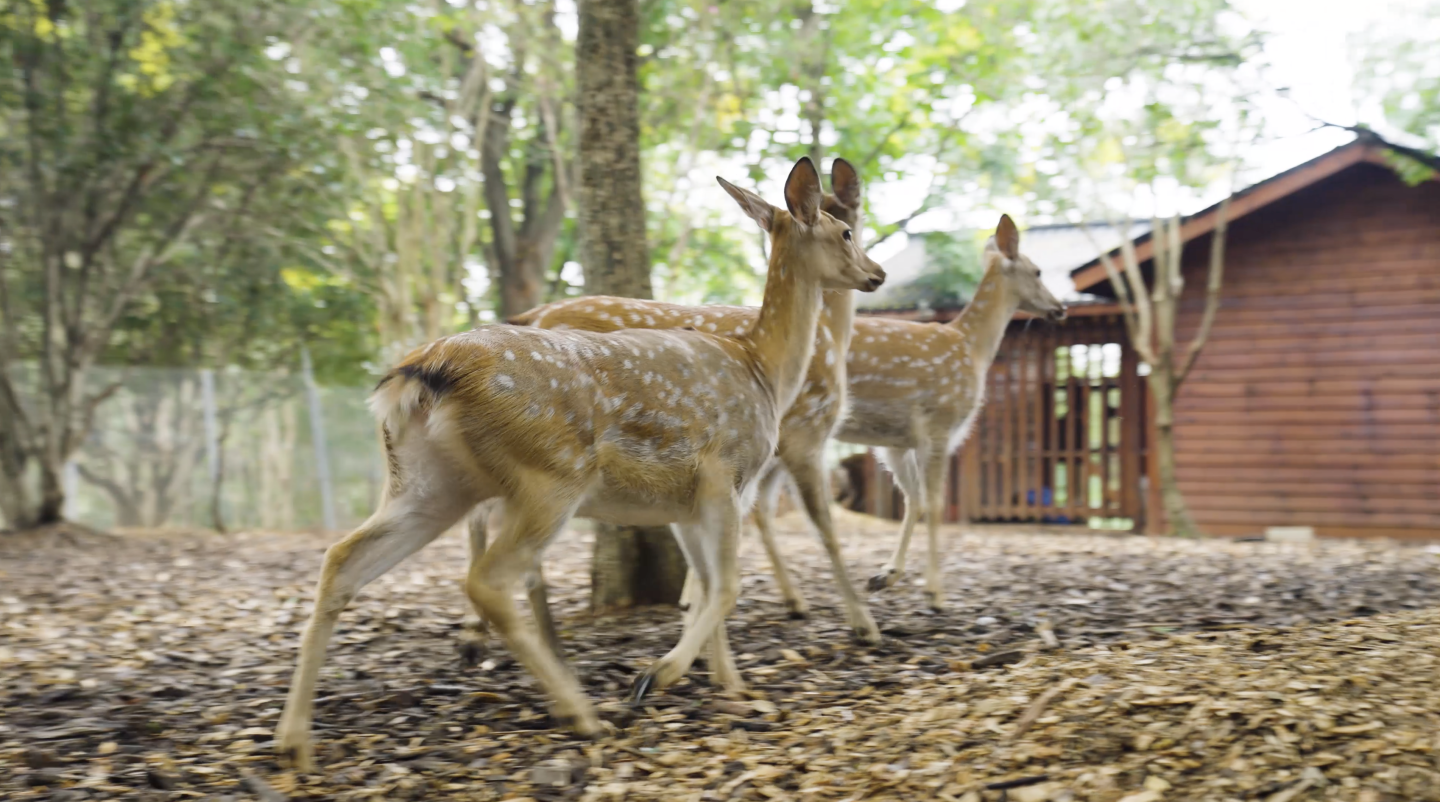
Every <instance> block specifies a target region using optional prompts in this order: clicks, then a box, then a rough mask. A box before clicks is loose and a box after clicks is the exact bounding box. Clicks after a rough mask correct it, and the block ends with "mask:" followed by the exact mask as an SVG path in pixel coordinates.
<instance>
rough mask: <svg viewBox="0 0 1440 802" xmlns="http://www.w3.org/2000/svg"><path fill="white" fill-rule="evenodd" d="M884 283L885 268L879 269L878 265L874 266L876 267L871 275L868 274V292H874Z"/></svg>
mask: <svg viewBox="0 0 1440 802" xmlns="http://www.w3.org/2000/svg"><path fill="white" fill-rule="evenodd" d="M884 283H885V268H883V267H880V266H879V265H876V266H875V269H874V270H873V271H871V273H870V280H869V284H870V290H871V291H874V290H875V289H876V288H877V287H879V286H880V285H881V284H884Z"/></svg>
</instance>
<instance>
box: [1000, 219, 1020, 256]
mask: <svg viewBox="0 0 1440 802" xmlns="http://www.w3.org/2000/svg"><path fill="white" fill-rule="evenodd" d="M995 245H996V247H998V248H999V249H1000V252H1001V253H1003V254H1005V258H1007V259H1016V258H1019V256H1020V229H1018V228H1016V227H1015V221H1014V220H1011V219H1010V215H1008V214H1002V215H1000V225H998V226H996V227H995Z"/></svg>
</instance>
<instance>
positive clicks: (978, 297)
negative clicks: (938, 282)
mask: <svg viewBox="0 0 1440 802" xmlns="http://www.w3.org/2000/svg"><path fill="white" fill-rule="evenodd" d="M1019 308H1020V299H1019V297H1017V296H1016V294H1015V293H1013V292H1010V291H1009V288H1007V287H1006V286H1005V280H1004V278H1003V277H1002V276H1001V274H1000V270H999V269H998V268H991V269H990V270H987V271H985V277H984V278H983V279H981V281H980V286H979V287H977V288H976V289H975V295H974V297H972V298H971V299H970V303H968V304H966V305H965V310H964V311H963V312H961V313H960V314H959V315H957V316H956V318H955V319H954V320H952V321H950V323H949V324H948V325H949V326H950V327H951V328H953V329H955V330H956V331H958V332H960V335H961V336H962V337H964V338H965V341H966V343H967V344H968V345H969V352H970V358H971V359H972V360H974V362H975V365H976V367H977V368H978V369H980V370H982V371H984V370H988V369H989V368H990V363H991V362H993V361H995V354H996V353H997V352H998V351H999V350H1000V341H1001V340H1003V339H1005V329H1006V328H1007V327H1008V326H1009V325H1010V321H1011V319H1013V318H1014V317H1015V312H1016V311H1017V310H1018V309H1019Z"/></svg>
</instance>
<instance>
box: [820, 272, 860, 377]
mask: <svg viewBox="0 0 1440 802" xmlns="http://www.w3.org/2000/svg"><path fill="white" fill-rule="evenodd" d="M821 311H822V314H821V316H820V325H821V326H824V327H825V328H826V329H828V330H829V331H830V336H831V337H833V338H834V340H835V347H836V348H839V349H840V353H841V354H844V353H845V352H847V351H849V350H850V337H851V335H853V334H854V333H855V291H854V290H828V291H826V292H825V293H824V297H823V301H822V305H821ZM839 363H840V364H842V365H843V364H845V360H844V359H841V360H839Z"/></svg>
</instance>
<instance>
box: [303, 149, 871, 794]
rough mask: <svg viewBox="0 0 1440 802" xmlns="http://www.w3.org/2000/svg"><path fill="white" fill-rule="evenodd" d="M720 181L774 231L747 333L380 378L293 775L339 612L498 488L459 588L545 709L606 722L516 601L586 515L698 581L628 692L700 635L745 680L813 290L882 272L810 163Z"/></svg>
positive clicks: (492, 334)
mask: <svg viewBox="0 0 1440 802" xmlns="http://www.w3.org/2000/svg"><path fill="white" fill-rule="evenodd" d="M720 183H721V185H722V186H723V187H724V188H725V190H726V191H727V192H728V193H729V194H730V195H731V197H733V198H734V199H735V200H736V202H737V203H739V204H740V207H741V208H742V209H743V210H744V211H745V212H746V214H748V215H749V216H750V217H751V218H752V219H754V220H755V221H756V222H757V223H759V224H760V226H761V228H763V229H765V230H766V231H767V232H769V235H770V239H771V243H772V244H771V257H770V269H769V275H768V277H767V280H766V285H765V296H764V303H763V305H762V306H761V310H760V313H759V315H758V317H757V319H756V321H755V325H754V326H753V327H752V328H750V329H748V330H746V331H743V332H740V333H725V334H721V333H710V332H706V331H644V330H640V331H624V332H615V333H612V334H598V333H592V332H577V331H551V330H545V329H538V328H530V327H520V326H503V325H500V326H485V327H481V328H478V329H475V330H473V331H470V332H466V333H464V334H458V335H455V336H451V337H446V338H442V339H440V340H437V341H435V342H433V343H431V344H429V345H427V346H425V347H423V348H420V349H417V350H415V351H413V352H412V353H411V354H409V355H408V356H406V357H405V358H404V359H403V360H402V361H401V363H400V365H399V366H397V367H396V368H395V369H394V370H392V371H391V372H390V373H389V374H388V375H386V377H385V378H384V379H382V380H381V381H380V384H379V386H378V387H377V388H376V391H375V393H374V395H373V396H372V397H371V407H372V409H373V410H374V412H375V414H376V417H377V418H379V420H380V422H381V428H382V434H383V438H384V443H385V452H386V465H387V473H388V480H387V484H386V488H385V494H384V498H383V500H382V501H381V504H380V508H379V509H378V510H377V511H376V512H375V514H374V515H372V516H371V517H370V518H369V519H368V520H367V521H366V522H365V523H363V524H361V526H360V528H359V529H357V530H355V532H353V533H352V534H350V535H349V536H347V537H346V538H344V539H343V540H341V541H339V542H338V543H336V544H334V545H333V546H331V547H330V548H329V549H328V550H327V551H326V553H325V561H324V565H323V566H322V568H321V572H320V580H319V583H318V584H317V587H316V598H315V608H314V612H313V613H312V615H311V618H310V622H309V624H308V625H307V626H306V629H305V632H304V634H303V636H302V637H301V643H300V656H299V662H298V665H297V666H296V669H295V674H294V678H293V680H292V682H291V686H290V693H289V696H288V698H287V699H286V702H285V712H284V714H283V715H282V716H281V719H280V723H279V726H278V728H277V731H276V738H275V740H276V746H277V749H278V750H279V751H280V752H281V754H282V755H286V756H288V757H289V758H290V760H291V761H292V762H293V763H294V765H295V766H296V767H297V768H299V769H301V770H310V769H311V768H312V767H313V765H314V756H313V750H312V746H311V742H310V722H311V717H312V712H313V711H312V707H313V702H314V692H315V682H316V679H317V678H318V675H319V671H320V666H321V663H322V662H323V660H324V653H325V647H326V644H327V643H328V641H329V639H330V635H331V633H332V631H333V630H334V628H335V622H336V619H337V618H338V617H339V615H340V612H341V610H343V609H344V608H345V606H346V605H347V604H348V603H349V601H350V599H352V598H353V597H354V595H355V593H356V592H358V591H359V590H360V589H361V588H362V587H363V586H364V585H365V584H367V583H368V582H370V581H372V580H374V579H375V578H376V577H379V576H381V575H382V574H384V573H386V572H387V571H389V570H390V569H391V568H393V567H395V565H397V564H398V563H399V562H400V561H401V560H403V559H405V557H407V556H409V555H410V554H413V553H414V552H416V551H418V550H419V549H421V548H422V547H424V546H425V545H426V544H428V543H429V542H431V541H432V540H434V539H435V538H437V537H438V536H439V535H440V534H442V533H443V532H445V531H446V530H447V529H448V528H449V527H450V526H452V525H453V524H454V523H455V522H457V521H458V520H460V518H461V517H462V516H464V515H466V514H467V513H469V512H471V511H472V510H474V509H475V507H476V505H478V504H480V503H481V502H484V501H486V500H488V499H491V498H500V499H502V500H503V501H502V503H503V517H504V528H503V531H502V532H501V533H500V534H499V535H498V537H496V538H495V540H494V542H492V543H490V544H489V547H488V548H487V549H485V551H484V552H482V553H480V554H476V555H474V556H473V557H472V559H471V561H470V569H469V573H468V576H467V579H466V582H465V590H466V592H467V594H468V596H469V598H470V601H471V603H472V604H473V605H474V607H475V608H476V610H477V611H478V612H479V613H480V614H481V615H482V616H483V617H484V618H485V619H486V620H487V621H489V622H490V624H491V625H493V626H494V627H495V628H496V629H497V630H498V631H499V633H500V635H501V636H502V637H503V638H504V640H505V642H506V644H507V645H508V646H509V648H510V651H511V652H512V653H513V654H514V655H515V656H516V657H517V658H518V659H519V661H520V662H521V663H522V664H523V665H524V666H525V668H526V669H527V670H529V671H530V673H531V674H533V675H534V676H535V678H536V679H537V680H538V681H539V682H540V684H541V686H542V687H543V688H544V689H545V691H546V692H547V694H548V695H549V696H550V698H551V700H552V708H551V715H552V716H553V717H554V718H555V719H556V720H558V721H560V722H564V723H566V724H568V725H569V726H570V727H571V728H572V729H573V730H574V731H575V732H577V733H579V734H581V735H584V736H593V735H597V734H599V732H600V729H601V725H600V721H599V719H598V718H597V716H596V715H595V711H594V708H593V707H592V706H591V705H590V703H589V701H588V700H586V698H585V696H584V693H583V692H582V690H581V688H580V685H579V683H578V682H577V681H576V679H575V676H574V675H573V674H572V673H571V672H570V671H569V669H568V668H567V667H566V666H565V664H564V662H563V661H562V660H561V659H560V658H559V657H558V656H557V655H556V654H555V653H554V652H552V651H551V650H550V649H547V648H545V647H544V645H543V644H541V642H540V641H539V640H538V639H537V637H536V634H535V633H534V632H533V631H532V628H531V627H530V626H529V625H528V624H527V623H526V622H525V621H524V620H523V619H522V618H521V617H520V616H519V615H518V614H517V611H516V609H515V604H514V601H513V599H512V589H513V586H514V583H515V582H516V581H517V580H518V579H521V578H522V577H525V576H527V575H529V574H531V573H533V572H534V571H535V570H536V567H537V566H538V564H539V560H540V558H541V556H542V554H543V551H544V549H545V546H546V545H547V544H548V543H549V542H550V541H551V540H552V539H553V538H554V536H555V535H556V534H557V533H558V532H559V531H560V530H561V529H562V528H563V527H564V526H565V525H566V523H568V522H569V520H570V518H571V517H572V516H574V515H577V514H579V515H584V516H587V517H591V518H598V519H600V520H605V521H612V522H615V523H619V524H626V525H650V526H655V525H661V524H671V525H672V527H673V529H674V532H675V535H676V537H677V539H678V540H679V542H680V544H681V546H682V548H683V550H684V552H685V556H686V560H687V562H688V563H689V566H690V570H691V571H692V572H693V573H694V575H695V576H696V577H697V583H698V597H699V609H698V611H697V613H696V614H695V616H694V619H693V622H692V625H691V626H688V627H687V628H686V629H685V631H684V632H683V634H682V635H681V637H680V640H679V642H678V643H677V644H676V645H675V647H674V648H673V649H671V651H670V652H669V653H667V654H666V655H664V656H663V657H661V658H660V659H659V660H657V661H656V662H655V663H654V664H652V665H651V666H650V667H649V668H648V669H646V670H645V671H644V672H642V673H641V675H640V676H639V677H638V678H637V680H636V682H635V685H634V687H633V690H632V695H633V697H634V698H635V699H636V700H638V699H640V698H643V697H644V696H645V694H646V693H647V692H648V691H650V690H651V689H652V688H664V687H666V686H668V685H670V684H672V683H674V682H675V681H676V680H678V679H680V677H682V676H683V675H684V674H685V673H686V672H687V671H688V670H689V668H690V666H691V664H692V663H693V662H694V660H695V658H696V657H697V656H698V654H699V652H700V650H701V648H702V647H703V646H705V645H706V643H707V642H708V643H709V644H710V646H711V658H712V665H711V669H712V671H713V672H714V676H715V678H716V680H717V681H718V682H719V683H720V684H721V685H723V686H724V687H726V688H730V689H739V688H741V687H743V683H742V682H741V679H740V676H739V672H738V670H737V669H736V667H735V664H734V658H733V656H732V655H731V654H730V652H729V646H728V643H727V641H726V635H725V629H724V622H725V617H726V615H727V614H728V613H729V611H730V609H731V608H732V607H733V606H734V603H735V600H736V598H737V596H738V594H739V585H740V581H739V572H738V569H737V566H736V564H735V557H736V547H737V543H738V537H739V529H740V518H741V515H742V514H743V512H744V510H745V508H746V506H747V505H748V504H749V502H750V500H751V498H752V497H753V494H754V492H755V490H756V485H757V482H758V480H759V478H760V473H761V470H762V469H763V468H764V467H765V465H766V463H767V462H768V461H769V459H770V457H771V455H772V454H773V453H774V449H775V444H776V441H777V440H778V438H779V424H780V418H781V416H782V415H783V414H784V412H785V410H786V409H788V408H789V407H790V404H791V403H792V402H793V401H794V399H795V396H796V395H797V394H798V393H799V391H800V385H801V382H802V381H803V379H804V374H805V369H806V366H807V365H808V364H809V361H810V356H811V352H812V351H813V350H814V347H813V343H814V338H815V328H816V325H817V324H818V323H819V318H820V305H821V294H822V291H823V290H849V289H864V290H874V289H875V288H876V287H878V286H880V284H881V283H882V282H883V281H884V276H885V274H884V271H883V270H882V269H881V268H880V266H879V265H877V264H875V262H874V261H872V260H871V259H869V258H868V257H867V256H866V255H865V253H864V251H862V250H861V249H860V248H859V247H858V244H857V243H856V242H855V241H854V239H853V235H852V233H851V230H850V227H849V226H847V225H845V224H844V223H841V222H839V221H838V220H836V219H835V218H833V217H831V216H830V215H828V214H826V213H825V212H824V211H822V210H821V203H822V200H823V198H822V192H821V189H820V176H819V174H818V173H817V172H816V170H815V166H814V165H813V164H812V163H811V162H810V160H809V159H806V158H802V159H801V160H800V161H799V162H797V163H796V164H795V167H794V168H793V169H792V170H791V172H790V175H789V178H788V179H787V180H786V182H785V203H786V210H781V209H777V208H776V207H774V206H771V205H770V204H769V203H766V202H765V201H764V200H763V199H761V198H760V197H759V196H757V195H755V194H754V193H751V192H748V191H746V190H743V189H740V188H738V187H735V186H733V185H731V184H729V183H727V182H725V181H724V180H723V179H722V180H721V181H720Z"/></svg>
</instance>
